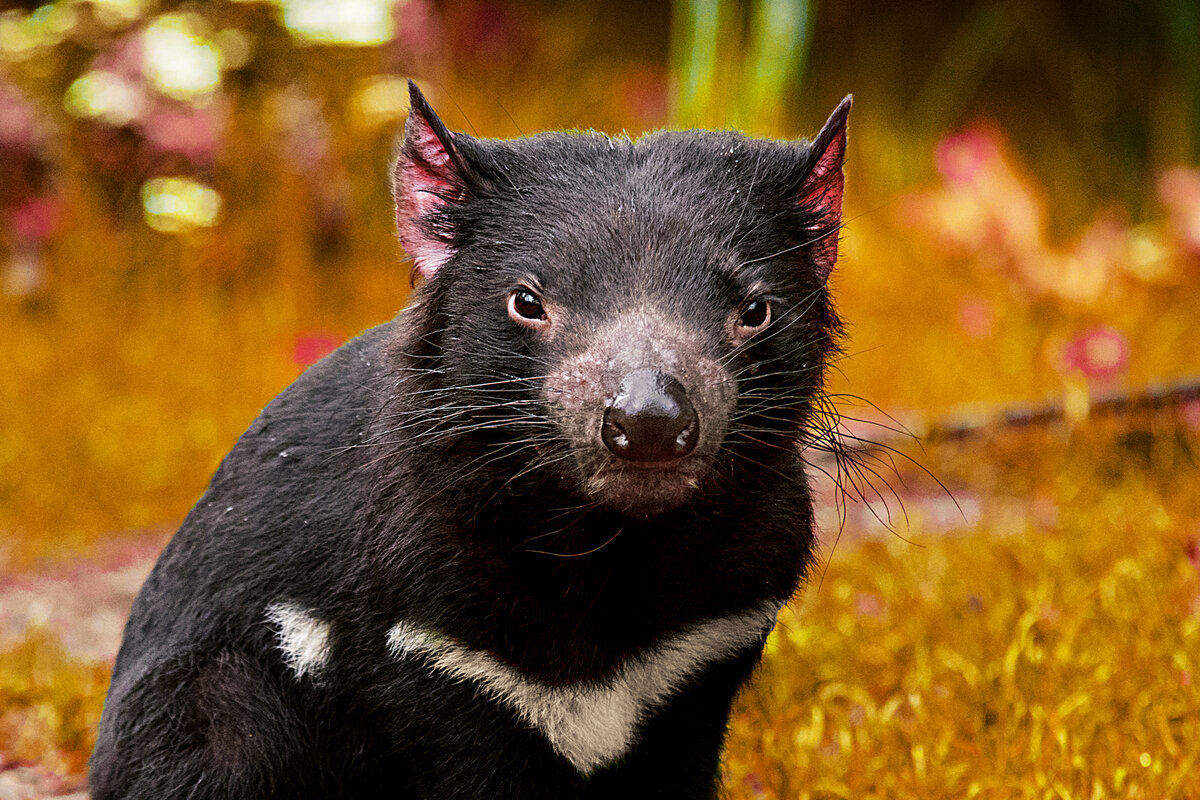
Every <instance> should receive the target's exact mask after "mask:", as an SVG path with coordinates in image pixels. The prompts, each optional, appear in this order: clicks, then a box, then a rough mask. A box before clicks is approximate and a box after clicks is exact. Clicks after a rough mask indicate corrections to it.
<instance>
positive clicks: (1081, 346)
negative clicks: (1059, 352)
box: [1063, 325, 1130, 381]
mask: <svg viewBox="0 0 1200 800" xmlns="http://www.w3.org/2000/svg"><path fill="white" fill-rule="evenodd" d="M1129 355H1130V348H1129V340H1128V339H1126V338H1125V336H1124V334H1122V333H1121V332H1120V331H1118V330H1116V329H1115V328H1110V327H1108V326H1107V325H1100V326H1097V327H1095V328H1092V329H1090V330H1087V331H1084V332H1083V333H1081V334H1080V335H1079V336H1076V337H1075V338H1074V339H1072V340H1071V341H1070V342H1069V343H1068V344H1067V346H1066V347H1065V348H1064V349H1063V364H1064V366H1066V368H1067V369H1068V370H1072V371H1077V372H1081V373H1083V375H1084V376H1085V377H1086V378H1088V379H1089V380H1102V381H1103V380H1110V379H1112V378H1115V377H1117V376H1118V375H1120V374H1121V373H1123V372H1124V371H1125V369H1126V368H1127V367H1128V366H1129Z"/></svg>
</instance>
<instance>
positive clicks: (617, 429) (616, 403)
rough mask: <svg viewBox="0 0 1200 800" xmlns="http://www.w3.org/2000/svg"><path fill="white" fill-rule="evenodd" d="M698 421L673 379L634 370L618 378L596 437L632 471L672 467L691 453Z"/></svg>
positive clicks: (679, 384) (682, 388) (647, 371)
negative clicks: (614, 393) (635, 468)
mask: <svg viewBox="0 0 1200 800" xmlns="http://www.w3.org/2000/svg"><path fill="white" fill-rule="evenodd" d="M699 429H700V420H699V418H698V417H697V416H696V409H695V407H694V406H693V405H692V402H691V400H690V399H688V395H687V390H686V389H684V387H683V384H682V383H680V382H679V381H678V380H677V379H676V378H675V377H673V376H671V375H667V374H666V373H663V372H660V371H658V370H655V369H646V368H644V369H637V370H634V371H633V372H631V373H629V374H628V375H626V376H625V377H624V379H622V381H621V385H620V388H619V389H618V391H617V394H616V396H615V397H614V398H613V400H612V402H611V403H610V404H608V405H607V407H606V408H605V410H604V417H603V422H602V424H601V429H600V438H601V439H602V440H603V442H604V446H605V447H607V448H608V450H609V452H611V453H612V454H613V455H615V456H616V457H617V458H620V459H623V460H624V461H627V462H629V463H630V464H632V465H633V466H637V467H643V468H659V469H661V468H666V467H671V466H674V465H675V464H677V463H678V462H679V460H680V459H682V458H684V457H685V456H687V455H688V454H690V453H691V452H692V451H693V450H695V449H696V441H697V439H698V438H699V437H698V433H699Z"/></svg>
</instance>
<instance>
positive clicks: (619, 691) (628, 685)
mask: <svg viewBox="0 0 1200 800" xmlns="http://www.w3.org/2000/svg"><path fill="white" fill-rule="evenodd" d="M778 612H779V607H778V606H776V605H775V604H773V603H772V604H766V605H764V606H762V607H761V608H755V609H751V610H748V611H744V612H741V613H739V614H733V615H730V616H728V617H720V618H718V619H711V620H706V621H704V622H700V623H697V624H695V625H693V626H691V627H690V628H686V629H684V630H683V631H680V632H679V633H677V634H676V635H674V636H672V637H670V638H669V639H666V640H664V641H663V642H660V643H659V644H658V645H657V646H655V647H654V648H651V649H650V650H647V651H646V652H644V653H641V654H639V655H636V656H634V657H633V658H631V659H630V660H629V661H628V662H626V663H625V665H624V666H622V667H621V669H620V670H619V671H618V672H617V674H616V675H615V676H613V677H612V678H611V679H609V680H607V681H596V682H588V683H578V684H573V685H569V686H550V685H547V684H544V683H540V682H538V681H536V680H533V679H531V678H527V677H525V676H524V675H522V674H521V673H520V672H518V671H517V670H515V669H514V668H512V667H510V666H508V665H507V664H502V663H500V662H499V661H497V660H496V658H494V657H493V656H492V655H491V654H489V653H487V652H483V651H479V650H471V649H469V648H467V647H464V646H463V645H461V644H458V643H457V642H454V641H452V640H450V639H448V638H446V637H444V636H441V635H440V634H438V633H436V632H433V631H426V630H421V629H419V628H416V627H414V626H412V625H409V624H407V623H404V622H400V623H397V624H396V625H394V626H393V627H392V628H391V630H389V631H388V645H389V647H390V649H391V650H392V652H393V653H395V654H396V655H397V656H406V655H412V656H421V657H424V658H426V659H428V661H429V662H430V663H431V664H432V666H433V667H434V668H436V669H439V670H441V671H443V672H446V673H447V674H449V675H452V676H454V677H455V678H459V679H465V680H469V681H472V682H474V683H476V684H478V685H479V686H481V687H482V688H483V689H485V690H486V691H487V692H488V693H489V694H490V695H492V696H493V697H495V698H496V699H497V700H499V701H501V702H503V703H505V704H507V705H508V706H510V707H512V708H513V709H515V710H516V711H517V712H518V713H519V714H520V715H521V716H522V717H523V718H524V719H525V720H526V721H527V722H528V723H529V724H530V725H533V726H534V727H535V728H537V729H538V730H540V731H541V732H542V734H543V735H545V737H546V738H547V739H549V740H550V744H551V746H553V747H554V749H555V750H557V751H558V752H559V753H560V754H561V755H562V756H564V757H565V758H566V759H567V760H569V761H570V762H571V763H572V764H574V765H575V768H576V769H577V770H579V772H580V773H582V774H585V775H586V774H587V773H589V772H591V771H592V770H594V769H595V768H596V767H599V766H601V765H602V764H606V763H608V762H610V761H613V760H614V759H616V758H619V757H620V756H622V755H624V754H625V753H626V752H627V751H628V750H629V748H630V747H631V746H632V745H633V743H634V742H635V740H636V737H637V731H638V727H639V725H640V723H641V722H642V720H643V719H644V718H645V716H646V714H647V712H649V711H651V710H652V709H654V708H656V707H658V706H660V705H661V704H662V703H663V701H665V700H666V699H667V698H668V697H670V696H671V695H672V694H674V693H675V692H676V691H678V690H679V689H680V688H682V687H683V685H684V684H685V683H686V682H687V681H688V679H690V678H692V677H693V676H695V675H696V674H697V673H698V672H700V671H701V670H702V669H703V668H704V667H705V666H707V665H708V664H711V663H713V662H715V661H721V660H723V659H727V658H730V657H732V656H734V655H737V654H738V653H741V652H744V651H745V650H746V649H747V648H749V647H751V646H752V645H756V644H758V643H759V642H760V641H762V638H763V636H765V635H766V633H767V632H768V631H769V630H770V629H771V628H773V627H774V625H775V615H776V614H777V613H778Z"/></svg>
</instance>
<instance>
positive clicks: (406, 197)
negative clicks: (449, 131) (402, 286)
mask: <svg viewBox="0 0 1200 800" xmlns="http://www.w3.org/2000/svg"><path fill="white" fill-rule="evenodd" d="M414 123H415V124H413V125H411V126H410V127H409V130H408V131H407V133H406V136H405V143H404V150H403V151H402V153H401V155H400V158H399V160H398V161H397V162H396V175H395V180H396V184H395V185H396V229H397V231H398V233H399V236H400V243H401V244H402V245H404V250H405V252H407V253H408V254H409V256H411V257H412V259H413V262H414V264H415V265H416V269H417V272H419V273H420V274H421V277H422V278H424V279H425V280H430V279H432V278H433V276H434V275H435V274H436V273H437V271H438V269H440V268H441V267H442V265H443V264H445V263H446V262H447V261H449V260H450V257H451V256H453V255H454V249H453V248H452V247H450V246H449V245H448V244H447V243H446V242H445V241H443V240H442V239H441V238H439V237H437V236H434V235H433V234H431V233H430V232H429V231H428V230H426V229H425V227H424V226H423V225H422V224H421V220H422V219H423V218H424V217H425V216H426V215H428V214H429V213H430V212H432V211H433V210H434V209H436V208H438V207H439V206H443V205H445V204H446V203H447V202H448V200H447V198H450V199H453V198H455V197H457V196H458V195H460V194H461V193H462V189H461V187H460V186H458V184H457V182H456V181H455V179H454V165H453V163H452V161H451V159H450V154H449V153H447V152H446V149H445V147H443V146H442V142H441V140H440V139H438V137H437V134H436V133H434V132H433V129H432V128H431V127H430V126H429V124H428V123H427V122H426V121H425V120H414Z"/></svg>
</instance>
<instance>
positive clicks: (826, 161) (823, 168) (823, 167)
mask: <svg viewBox="0 0 1200 800" xmlns="http://www.w3.org/2000/svg"><path fill="white" fill-rule="evenodd" d="M845 153H846V129H845V128H842V129H841V130H839V131H838V132H837V133H836V134H834V136H833V139H831V140H830V142H829V144H828V145H826V147H825V151H824V152H823V153H821V157H820V158H818V159H817V163H816V164H815V165H813V168H812V171H811V172H809V173H808V177H807V178H806V179H805V181H804V186H803V187H802V188H801V190H800V197H799V198H798V202H799V203H800V205H802V206H805V207H807V208H809V209H811V211H812V212H813V213H815V214H816V215H817V227H818V229H819V230H818V231H814V236H821V234H822V233H823V232H826V231H828V233H826V234H825V235H824V236H821V238H820V239H818V240H817V241H815V242H813V245H812V251H811V252H812V256H813V265H814V266H815V267H816V268H817V274H818V276H819V277H820V279H821V280H822V281H824V280H826V279H827V278H828V277H829V273H831V272H833V265H834V264H836V263H837V257H838V226H839V225H840V224H841V221H842V191H843V189H844V188H845V185H846V179H845V176H844V175H843V174H842V160H843V158H844V157H845Z"/></svg>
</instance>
